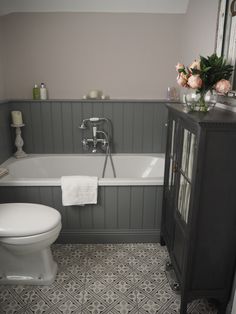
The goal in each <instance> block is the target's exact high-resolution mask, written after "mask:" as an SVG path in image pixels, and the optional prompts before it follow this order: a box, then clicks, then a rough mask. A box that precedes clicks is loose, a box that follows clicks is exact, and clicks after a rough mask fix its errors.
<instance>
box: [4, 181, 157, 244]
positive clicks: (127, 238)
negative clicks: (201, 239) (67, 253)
mask: <svg viewBox="0 0 236 314" xmlns="http://www.w3.org/2000/svg"><path fill="white" fill-rule="evenodd" d="M5 202H32V203H40V204H44V205H48V206H52V207H55V208H56V209H58V210H59V211H60V213H61V215H62V226H63V229H62V232H61V235H60V238H59V240H58V241H59V242H60V243H63V242H64V243H73V242H77V243H112V242H113V243H114V242H116V243H119V242H149V241H150V242H158V241H159V234H160V220H161V217H160V215H161V202H162V186H99V190H98V204H97V205H85V206H66V207H63V206H62V196H61V187H60V186H15V187H13V186H11V187H8V186H2V187H0V203H5Z"/></svg>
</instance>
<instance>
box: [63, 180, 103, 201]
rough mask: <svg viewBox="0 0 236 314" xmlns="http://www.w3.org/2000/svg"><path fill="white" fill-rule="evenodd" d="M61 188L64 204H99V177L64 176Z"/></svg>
mask: <svg viewBox="0 0 236 314" xmlns="http://www.w3.org/2000/svg"><path fill="white" fill-rule="evenodd" d="M61 189H62V204H63V206H72V205H85V204H97V191H98V178H97V177H88V176H63V177H61Z"/></svg>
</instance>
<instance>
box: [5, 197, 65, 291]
mask: <svg viewBox="0 0 236 314" xmlns="http://www.w3.org/2000/svg"><path fill="white" fill-rule="evenodd" d="M60 230H61V215H60V213H59V212H58V211H57V210H56V209H54V208H52V207H49V206H45V205H40V204H31V203H7V204H0V284H23V285H24V284H31V285H49V284H50V283H52V282H53V281H54V279H55V276H56V273H57V264H56V262H55V261H54V260H53V257H52V252H51V248H50V245H51V244H52V243H53V242H54V241H55V240H56V239H57V237H58V235H59V233H60Z"/></svg>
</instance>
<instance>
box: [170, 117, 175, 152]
mask: <svg viewBox="0 0 236 314" xmlns="http://www.w3.org/2000/svg"><path fill="white" fill-rule="evenodd" d="M174 142H175V120H173V121H172V133H171V146H170V147H171V149H170V155H171V156H173V153H174Z"/></svg>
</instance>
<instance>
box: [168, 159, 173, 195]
mask: <svg viewBox="0 0 236 314" xmlns="http://www.w3.org/2000/svg"><path fill="white" fill-rule="evenodd" d="M172 167H173V159H172V158H170V167H169V181H168V189H169V190H170V188H171V186H172Z"/></svg>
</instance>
